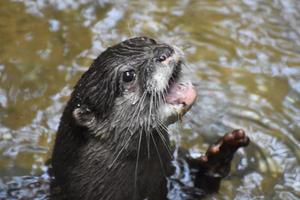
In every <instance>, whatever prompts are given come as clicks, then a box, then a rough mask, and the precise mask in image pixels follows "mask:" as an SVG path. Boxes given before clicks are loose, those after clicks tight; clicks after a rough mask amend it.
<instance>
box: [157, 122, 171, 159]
mask: <svg viewBox="0 0 300 200" xmlns="http://www.w3.org/2000/svg"><path fill="white" fill-rule="evenodd" d="M155 130H156V131H157V134H158V136H159V138H160V139H161V140H162V142H163V146H164V147H165V149H166V150H167V152H168V154H169V156H170V158H173V155H172V151H171V148H170V146H169V144H168V143H167V141H166V139H165V138H164V136H163V134H162V132H161V131H160V130H159V129H157V128H155Z"/></svg>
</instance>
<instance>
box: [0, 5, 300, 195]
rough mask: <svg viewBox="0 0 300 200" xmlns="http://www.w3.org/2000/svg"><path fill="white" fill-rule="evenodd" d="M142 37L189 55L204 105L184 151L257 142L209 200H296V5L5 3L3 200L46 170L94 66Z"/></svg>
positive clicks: (299, 18) (299, 16)
mask: <svg viewBox="0 0 300 200" xmlns="http://www.w3.org/2000/svg"><path fill="white" fill-rule="evenodd" d="M139 35H147V36H151V37H154V38H156V39H159V40H161V41H164V42H167V43H171V44H174V45H177V46H179V47H180V48H182V49H183V50H184V52H185V54H186V57H187V60H188V63H189V65H190V68H189V70H190V75H191V76H193V79H194V82H195V83H196V84H197V88H198V92H199V98H198V102H197V104H196V105H195V106H194V107H193V108H192V110H191V112H190V113H189V114H188V115H187V117H186V118H185V121H184V123H183V128H184V130H183V131H181V132H182V133H180V138H178V137H176V138H177V139H176V140H177V141H178V143H180V144H181V146H183V147H184V148H188V149H190V152H191V153H192V154H195V155H197V154H199V153H201V152H203V151H204V150H205V149H206V147H207V144H208V143H212V142H213V141H214V140H215V139H216V138H217V137H219V136H220V135H221V134H222V133H224V132H226V131H228V130H231V129H232V128H243V129H245V130H246V132H247V133H248V135H249V136H250V138H251V140H252V144H251V145H250V146H249V147H248V148H247V149H245V150H242V151H240V152H239V153H238V155H237V156H236V159H235V162H234V163H233V166H232V173H231V175H230V176H229V177H228V178H227V179H226V180H224V182H223V183H222V187H221V190H220V192H219V193H218V194H215V195H213V196H212V197H208V199H228V200H230V199H284V200H285V199H300V1H299V0H243V1H241V0H231V1H229V0H228V1H216V0H201V1H200V0H199V1H196V0H178V1H175V0H169V1H166V0H160V1H159V0H157V1H147V2H146V1H142V0H139V1H138V0H135V1H129V0H127V1H126V0H122V1H113V2H110V1H108V0H98V1H92V0H80V1H76V0H67V1H60V0H36V1H34V0H26V1H21V0H11V1H9V0H1V1H0V158H1V159H0V199H2V198H3V199H6V198H8V197H7V196H5V195H6V194H5V193H4V192H3V190H5V189H6V188H7V187H10V186H11V185H18V184H20V182H21V181H20V177H21V176H24V175H38V174H41V173H42V172H43V171H44V170H45V167H44V163H45V161H46V160H47V159H48V158H49V155H50V152H51V146H52V143H53V139H54V137H55V132H56V129H57V126H58V122H59V118H60V115H61V113H62V110H63V107H64V105H65V103H66V101H67V99H68V95H69V94H70V92H71V89H72V86H73V85H74V84H75V83H76V80H77V79H78V78H79V76H80V75H81V74H82V72H83V71H84V70H86V69H87V67H88V66H89V64H90V63H91V61H92V59H93V58H95V57H96V56H97V55H98V54H99V53H100V52H101V51H103V50H104V49H105V48H107V47H108V46H110V45H112V44H115V43H117V42H119V41H121V40H123V39H126V38H128V37H132V36H139ZM172 130H173V132H175V133H176V132H178V128H177V127H176V126H173V127H172ZM174 135H176V134H174ZM28 179H29V182H30V181H32V182H34V181H35V179H36V178H34V176H33V177H28ZM31 179H33V180H31ZM23 182H24V178H23ZM29 185H30V184H29ZM30 187H31V188H34V187H35V186H34V185H30ZM18 195H19V196H22V195H24V196H26V195H28V193H26V192H25V193H24V194H23V193H20V194H18ZM12 199H13V198H12Z"/></svg>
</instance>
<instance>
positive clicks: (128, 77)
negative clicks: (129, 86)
mask: <svg viewBox="0 0 300 200" xmlns="http://www.w3.org/2000/svg"><path fill="white" fill-rule="evenodd" d="M135 76H136V74H135V71H134V70H129V71H126V72H124V73H123V81H124V82H126V83H128V82H131V81H133V80H134V79H135Z"/></svg>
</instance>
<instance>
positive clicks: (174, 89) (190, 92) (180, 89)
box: [166, 83, 197, 105]
mask: <svg viewBox="0 0 300 200" xmlns="http://www.w3.org/2000/svg"><path fill="white" fill-rule="evenodd" d="M196 96H197V93H196V90H195V88H194V86H193V85H192V84H178V83H174V84H173V85H172V86H171V88H170V89H169V93H168V94H167V96H166V101H167V103H169V104H185V105H192V104H193V103H194V101H195V99H196Z"/></svg>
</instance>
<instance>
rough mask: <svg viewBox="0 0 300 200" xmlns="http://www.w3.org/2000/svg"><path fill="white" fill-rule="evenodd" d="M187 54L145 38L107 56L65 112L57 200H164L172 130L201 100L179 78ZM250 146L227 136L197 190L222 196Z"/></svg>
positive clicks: (58, 144)
mask: <svg viewBox="0 0 300 200" xmlns="http://www.w3.org/2000/svg"><path fill="white" fill-rule="evenodd" d="M182 65H183V58H182V53H181V52H180V51H179V50H178V49H177V48H174V47H172V46H170V45H167V44H164V43H158V42H156V41H155V40H153V39H150V38H146V37H137V38H132V39H129V40H125V41H123V42H121V43H119V44H117V45H115V46H112V47H110V48H108V49H107V50H106V51H104V52H103V53H102V54H101V55H100V56H99V57H98V58H97V59H96V60H95V61H94V62H93V64H92V65H91V67H90V68H89V69H88V70H87V71H86V72H85V73H84V74H83V75H82V77H81V78H80V80H79V81H78V83H77V84H76V86H75V88H74V91H73V93H72V95H71V98H70V100H69V102H68V104H67V106H66V108H65V110H64V113H63V115H62V118H61V122H60V125H59V129H58V133H57V137H56V141H55V145H54V149H53V154H52V167H53V176H54V179H53V181H52V185H51V199H68V200H77V199H80V200H96V199H97V200H98V199H99V200H124V199H126V200H127V199H128V200H132V199H133V200H141V199H148V200H150V199H151V200H162V199H167V193H168V189H169V188H167V178H168V176H170V175H171V174H172V165H171V161H172V156H171V154H172V153H171V152H170V148H169V147H170V144H169V137H168V132H167V126H168V125H169V124H170V123H173V122H175V121H177V120H178V118H180V116H182V115H183V114H184V113H185V112H186V111H188V110H189V108H190V107H191V105H192V104H193V102H194V101H195V99H196V91H195V89H194V87H193V86H192V84H191V83H190V82H189V81H185V80H183V78H182V77H181V68H182ZM248 143H249V139H248V138H247V136H246V135H245V133H244V132H243V131H242V130H236V131H233V132H232V133H229V134H226V135H225V136H224V137H223V138H222V139H221V140H220V141H219V142H218V143H216V144H215V145H214V146H212V147H211V148H209V149H208V151H207V153H206V154H205V155H204V156H202V157H200V158H199V159H191V160H189V159H186V160H187V162H188V163H189V165H190V166H191V167H194V168H195V169H197V170H196V171H197V173H196V174H195V186H196V187H198V188H202V189H203V191H207V192H214V191H216V190H218V186H219V184H220V180H221V178H222V177H224V176H225V175H226V174H228V172H229V169H230V161H231V160H232V158H233V155H234V153H235V152H236V150H237V149H238V148H239V147H241V146H246V145H247V144H248Z"/></svg>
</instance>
